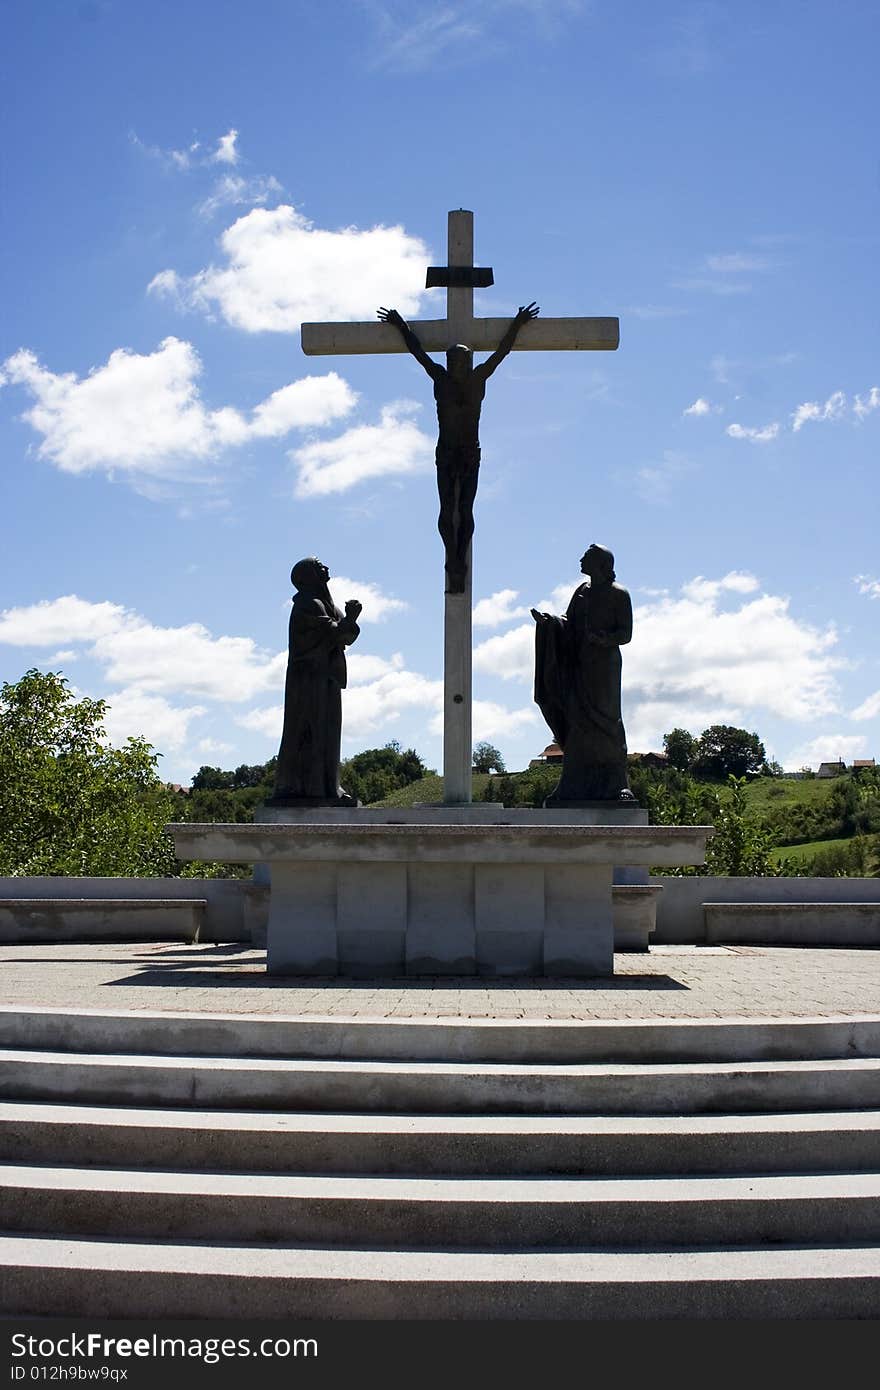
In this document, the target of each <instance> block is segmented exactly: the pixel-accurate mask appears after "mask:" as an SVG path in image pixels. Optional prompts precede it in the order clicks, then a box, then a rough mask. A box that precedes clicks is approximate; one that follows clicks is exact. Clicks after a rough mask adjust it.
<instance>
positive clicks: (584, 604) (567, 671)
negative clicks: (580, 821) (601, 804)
mask: <svg viewBox="0 0 880 1390" xmlns="http://www.w3.org/2000/svg"><path fill="white" fill-rule="evenodd" d="M590 633H603V634H605V636H606V637H607V639H608V641H609V643H610V645H599V644H598V643H595V642H591V641H590V640H589V635H590ZM631 636H632V605H631V603H630V597H629V594H628V593H627V591H626V590H625V589H623V588H621V587H620V586H618V585H617V584H594V585H593V586H592V588H591V585H590V584H589V583H586V584H581V585H580V587H579V588H577V589H576V590H575V592H574V594H573V595H572V598H571V602H570V603H569V605H568V609H567V611H566V614H565V617H564V618H562V617H551V618H548V619H546V620H544V621H541V622H539V623H538V625H537V627H536V629H535V702H536V704H537V705H538V706H539V708H540V710H541V713H542V714H543V716H544V718H545V719H546V721H547V723H548V725H549V726H550V729H551V731H552V733H553V737H554V738H555V740H556V742H557V743H558V744H559V747H560V748H561V749H562V752H563V763H562V778H561V780H560V782H559V785H558V787H557V788H556V789H555V791H554V792H553V794H552V796H551V797H550V798H548V804H549V803H550V802H554V801H616V800H617V799H618V798H619V797H620V794H621V792H622V791H624V790H625V789H626V788H627V786H628V779H627V766H626V734H625V732H624V727H623V719H622V717H621V709H620V676H621V667H622V663H621V658H620V644H622V643H626V642H628V641H629V640H630V638H631Z"/></svg>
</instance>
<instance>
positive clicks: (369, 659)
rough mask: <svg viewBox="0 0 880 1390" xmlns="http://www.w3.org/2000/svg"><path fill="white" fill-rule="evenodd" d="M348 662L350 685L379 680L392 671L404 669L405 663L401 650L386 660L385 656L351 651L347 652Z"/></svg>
mask: <svg viewBox="0 0 880 1390" xmlns="http://www.w3.org/2000/svg"><path fill="white" fill-rule="evenodd" d="M346 663H347V666H348V683H349V685H350V686H351V685H366V684H367V683H368V682H369V681H376V680H379V679H380V677H382V676H387V675H389V674H390V673H391V672H392V671H402V670H403V665H404V663H403V657H402V656H401V654H400V652H395V653H394V655H393V656H392V657H391V658H390V660H387V661H386V659H385V657H384V656H372V655H370V654H369V653H362V652H352V651H349V652H347V653H346Z"/></svg>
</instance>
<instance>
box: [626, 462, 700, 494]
mask: <svg viewBox="0 0 880 1390" xmlns="http://www.w3.org/2000/svg"><path fill="white" fill-rule="evenodd" d="M692 471H693V464H692V463H691V461H690V459H688V458H687V457H686V456H685V455H684V454H680V453H677V452H676V451H675V450H674V449H664V451H663V458H662V461H661V462H660V463H655V464H647V465H646V466H645V467H643V468H639V469H638V470H637V472H636V475H635V479H634V486H635V490H636V492H637V493H638V494H639V496H640V497H641V498H642V500H643V501H644V502H650V503H654V504H656V503H665V502H668V501H669V498H670V495H671V493H672V491H673V489H674V488H675V486H676V485H677V484H678V483H679V482H680V481H681V479H682V478H684V477H686V476H687V474H688V473H691V472H692Z"/></svg>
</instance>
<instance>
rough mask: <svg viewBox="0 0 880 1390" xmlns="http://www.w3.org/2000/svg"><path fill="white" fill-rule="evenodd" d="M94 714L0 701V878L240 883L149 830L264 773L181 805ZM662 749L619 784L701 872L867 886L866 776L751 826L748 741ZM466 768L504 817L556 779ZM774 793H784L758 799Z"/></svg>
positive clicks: (43, 702)
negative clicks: (662, 760) (682, 830)
mask: <svg viewBox="0 0 880 1390" xmlns="http://www.w3.org/2000/svg"><path fill="white" fill-rule="evenodd" d="M106 710H107V704H106V702H105V701H103V700H90V699H88V698H81V699H76V698H75V697H74V694H73V692H72V691H71V689H70V686H69V684H68V682H67V681H66V680H65V678H64V677H63V676H62V675H61V674H60V673H59V672H49V673H43V672H40V671H38V670H35V669H33V670H30V671H28V672H27V673H26V674H25V675H24V676H23V677H22V679H21V680H20V681H18V682H16V683H15V684H8V683H7V684H4V685H3V686H2V689H0V877H8V876H18V875H27V876H35V875H42V874H62V875H69V876H91V875H94V876H120V877H128V876H156V875H159V876H163V875H174V874H177V875H181V876H185V877H201V876H204V875H223V876H240V877H249V873H250V871H249V869H248V868H247V866H223V865H204V864H192V863H185V864H181V863H180V862H178V861H177V860H176V858H175V854H174V847H173V844H172V842H171V839H170V837H169V836H168V834H167V833H166V831H165V826H166V825H167V824H168V823H169V822H171V821H184V820H186V821H193V822H200V821H229V822H235V821H237V822H247V821H251V820H252V819H253V815H254V810H255V808H256V807H257V806H258V805H260V804H261V803H262V802H264V801H265V800H266V799H267V798H268V797H269V796H271V794H272V783H273V778H274V772H275V759H274V758H270V759H269V760H268V762H265V763H259V764H255V765H248V764H241V765H240V766H239V767H237V768H235V769H233V770H225V769H222V768H218V767H209V766H203V767H201V768H199V770H198V772H197V773H196V774H195V776H194V777H193V779H192V785H191V787H190V788H189V790H188V791H184V790H183V789H180V788H176V787H172V786H170V785H168V784H167V783H165V782H163V781H162V779H161V777H160V774H159V770H158V763H159V755H158V754H157V753H156V752H155V751H154V750H153V748H152V747H151V746H150V744H148V743H147V742H146V741H145V740H144V739H142V738H130V739H128V740H127V741H126V743H125V745H124V747H123V748H114V747H112V746H111V745H110V743H109V741H108V739H107V736H106V732H105V730H104V718H105V714H106ZM682 734H684V735H685V737H684V738H682V737H681V736H682ZM664 747H665V749H666V752H667V756H668V758H669V764H670V765H669V766H667V767H661V768H657V767H648V766H645V765H644V764H641V763H639V762H637V761H635V760H633V761H632V762H631V768H630V783H631V786H632V789H633V792H634V793H635V795H636V798H637V800H638V801H639V802H640V804H641V805H643V806H645V807H647V808H648V811H649V814H650V819H651V821H652V823H654V824H710V823H711V824H714V825H715V827H716V834H715V835H714V837H713V838H712V839H711V840H710V842H709V856H708V861H707V866H706V869H705V870H703V872H710V873H716V874H766V873H773V872H786V869H785V867H784V866H782V867H781V868H780V866H779V865H778V863H777V862H776V861H775V859H774V857H773V849H774V847H778V846H779V845H797V844H809V843H811V842H813V841H815V840H833V839H841V840H844V841H845V843H844V844H841V845H837V846H834V847H832V848H831V849H828V850H825V851H821V852H820V853H819V854H817V855H816V856H814V857H813V860H812V862H807V863H803V862H802V863H800V864H799V865H798V867H797V870H796V871H797V872H799V873H808V872H814V873H819V874H841V873H850V874H874V873H878V874H880V833H878V832H880V769H874V768H866V769H863V770H860V771H859V772H858V773H854V774H853V773H851V774H849V775H847V776H844V777H839V778H836V779H834V780H833V781H832V782H831V783H830V785H829V787H828V789H827V791H825V790H824V789H823V794H822V796H821V797H814V798H812V799H810V800H798V801H794V802H792V801H789V800H785V801H784V802H783V801H782V800H780V801H779V803H778V804H770V802H767V803H766V804H764V805H763V806H762V809H761V811H760V812H758V811H756V810H755V809H754V807H753V806H751V805H750V804H749V803H748V800H747V791H748V790H749V787H750V783H753V782H754V781H756V780H761V781H763V779H764V778H767V777H773V775H774V773H775V772H776V771H777V769H776V768H775V766H774V765H773V764H768V763H767V762H766V759H765V755H764V748H763V744H762V743H761V741H760V739H759V738H758V736H757V734H750V733H748V732H747V731H746V730H742V729H734V728H732V727H730V726H726V725H713V726H712V727H711V728H710V729H707V730H705V731H704V733H703V735H702V736H701V737H700V738H699V739H696V738H694V737H693V736H692V735H690V734H687V732H686V731H684V730H680V729H674V730H672V731H671V732H670V733H669V734H667V735H666V737H665V738H664ZM473 765H474V770H475V771H476V772H484V773H489V774H490V776H489V777H488V779H487V785H486V788H485V791H484V793H483V795H484V797H485V799H486V800H487V801H495V802H498V801H500V802H502V803H503V804H504V805H505V806H541V805H542V804H543V801H544V798H545V797H546V796H547V795H548V794H549V792H550V791H551V790H552V789H553V787H554V785H555V784H556V781H557V780H558V776H559V768H558V766H556V767H554V766H546V765H545V766H540V767H530V768H529V769H527V770H526V771H525V772H521V773H507V772H505V771H504V762H503V760H502V758H501V756H500V754H499V752H498V750H497V749H496V748H494V747H493V746H492V745H491V744H488V743H485V742H484V743H481V744H478V745H477V746H476V748H475V749H474V757H473ZM431 771H432V770H431V769H429V768H428V767H427V766H426V764H425V763H424V762H423V760H422V758H421V757H420V756H419V754H418V753H417V752H416V750H415V749H414V748H406V749H401V747H400V745H399V744H398V743H396V742H391V743H388V744H386V745H385V746H384V747H382V748H370V749H365V750H364V751H363V752H360V753H356V754H355V755H354V756H353V757H351V758H347V759H346V760H345V762H344V763H343V765H342V769H341V772H342V783H343V785H344V786H345V787H346V788H347V789H348V790H349V791H350V792H352V793H353V794H354V795H355V796H357V797H358V799H359V800H360V801H361V802H362V803H363V804H364V805H369V804H371V803H375V802H379V801H383V800H385V799H386V798H387V797H389V796H391V795H392V794H394V793H395V792H398V791H399V790H400V789H401V788H405V787H407V786H410V785H411V784H413V783H415V782H418V781H420V780H421V779H422V778H423V777H425V776H426V775H427V774H428V773H430V772H431ZM786 785H787V786H790V787H796V786H797V785H798V784H795V783H788V784H784V783H781V782H779V783H777V786H776V787H774V788H773V790H777V789H778V790H779V792H780V793H782V792H783V790H784V788H785V786H786ZM823 856H824V857H823ZM789 871H790V870H789Z"/></svg>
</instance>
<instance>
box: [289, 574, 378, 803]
mask: <svg viewBox="0 0 880 1390" xmlns="http://www.w3.org/2000/svg"><path fill="white" fill-rule="evenodd" d="M290 578H291V581H292V583H293V586H294V588H295V589H296V594H295V595H294V599H293V606H292V608H291V612H290V628H289V640H288V657H287V680H286V682H285V685H284V728H283V731H282V734H281V747H280V749H279V750H278V766H277V768H276V770H275V789H274V793H273V795H272V797H271V798H270V800H269V803H268V804H269V805H270V806H271V805H275V806H296V805H307V806H357V805H358V804H359V803H358V801H357V799H356V798H355V797H353V796H351V795H349V793H348V792H347V791H345V789H344V788H343V787H341V786H340V785H339V745H340V741H341V737H342V691H343V690H344V689H345V685H346V679H347V671H346V664H345V648H346V647H347V646H350V645H351V643H352V642H353V641H354V640H355V638H356V637H357V636H358V633H359V632H360V628H359V627H358V625H357V619H358V617H359V616H360V613H361V608H362V605H361V604H360V603H359V602H358V600H357V599H349V600H348V602H347V603H346V605H345V612H344V613H341V612H340V611H339V609H338V608H337V607H336V605H335V604H334V602H333V599H332V598H331V597H330V590H329V588H328V587H327V581H328V579H329V578H330V571H329V570H328V568H327V566H326V565H324V564H322V563H321V561H320V560H318V559H316V558H315V557H314V556H309V558H308V559H305V560H298V561H297V563H296V564H295V565H294V567H293V569H292V570H291V572H290Z"/></svg>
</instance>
